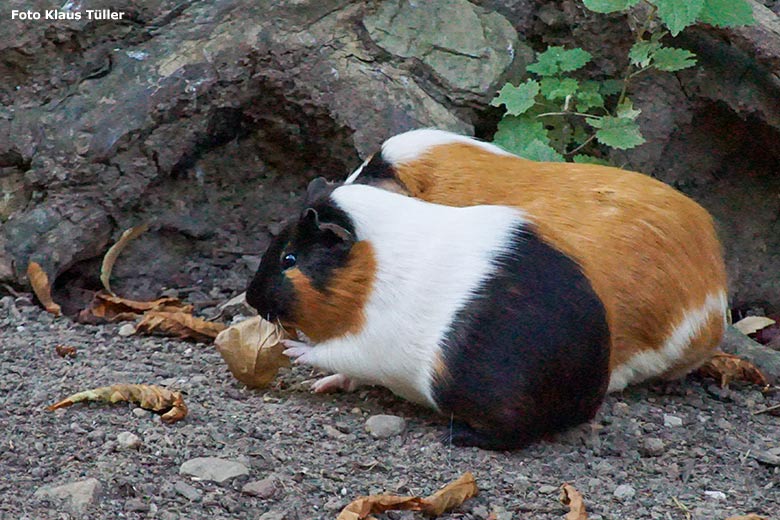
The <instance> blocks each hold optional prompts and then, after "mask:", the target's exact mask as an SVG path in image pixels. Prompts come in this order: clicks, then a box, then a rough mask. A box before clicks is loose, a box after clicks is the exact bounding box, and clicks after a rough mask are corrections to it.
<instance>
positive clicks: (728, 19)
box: [699, 0, 756, 27]
mask: <svg viewBox="0 0 780 520" xmlns="http://www.w3.org/2000/svg"><path fill="white" fill-rule="evenodd" d="M699 20H700V21H702V22H704V23H708V24H710V25H715V26H717V27H734V26H735V25H752V24H754V23H755V22H756V20H755V18H753V8H752V7H751V6H750V4H749V3H747V2H746V1H745V0H704V8H703V9H702V11H701V14H700V15H699Z"/></svg>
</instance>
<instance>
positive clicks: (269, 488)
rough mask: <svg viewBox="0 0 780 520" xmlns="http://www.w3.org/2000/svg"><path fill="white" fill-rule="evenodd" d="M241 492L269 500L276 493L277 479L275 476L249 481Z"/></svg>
mask: <svg viewBox="0 0 780 520" xmlns="http://www.w3.org/2000/svg"><path fill="white" fill-rule="evenodd" d="M241 492H242V493H243V494H245V495H249V496H251V497H258V498H262V499H264V500H267V499H269V498H271V497H272V496H274V494H275V493H276V479H275V478H273V477H268V478H264V479H262V480H255V481H252V482H247V483H246V484H244V487H242V488H241Z"/></svg>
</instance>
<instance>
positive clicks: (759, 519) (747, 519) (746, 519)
mask: <svg viewBox="0 0 780 520" xmlns="http://www.w3.org/2000/svg"><path fill="white" fill-rule="evenodd" d="M726 520H767V518H766V517H765V516H758V515H757V514H755V513H750V514H749V515H744V516H730V517H728V518H727V519H726Z"/></svg>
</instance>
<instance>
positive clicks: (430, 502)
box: [336, 471, 479, 520]
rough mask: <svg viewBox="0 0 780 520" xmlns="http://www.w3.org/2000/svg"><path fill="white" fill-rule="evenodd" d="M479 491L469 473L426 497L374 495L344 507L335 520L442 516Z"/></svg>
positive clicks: (361, 498) (472, 476)
mask: <svg viewBox="0 0 780 520" xmlns="http://www.w3.org/2000/svg"><path fill="white" fill-rule="evenodd" d="M478 492H479V490H478V489H477V484H476V482H475V481H474V475H472V474H471V472H469V471H467V472H466V473H464V474H463V475H461V477H460V478H459V479H458V480H456V481H454V482H451V483H449V484H447V485H446V486H444V487H443V488H442V489H440V490H439V491H437V492H436V493H434V494H433V495H431V496H429V497H427V498H420V497H400V496H397V495H371V496H367V497H360V498H358V499H357V500H355V501H353V502H351V503H350V504H348V505H347V507H345V508H344V509H343V510H342V511H341V513H339V516H338V517H337V519H336V520H363V519H366V518H370V517H369V515H372V514H376V513H384V512H385V511H422V512H423V513H424V514H426V515H429V516H439V515H441V514H442V513H445V512H447V511H450V510H452V509H455V508H456V507H458V506H460V505H461V504H462V503H463V502H465V501H466V500H468V499H469V498H471V497H474V496H476V494H477V493H478Z"/></svg>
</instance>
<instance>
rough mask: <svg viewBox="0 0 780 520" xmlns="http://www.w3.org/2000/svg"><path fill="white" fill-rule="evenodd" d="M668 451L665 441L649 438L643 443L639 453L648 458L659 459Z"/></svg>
mask: <svg viewBox="0 0 780 520" xmlns="http://www.w3.org/2000/svg"><path fill="white" fill-rule="evenodd" d="M665 450H666V445H665V444H664V441H662V440H661V439H659V438H657V437H648V438H647V439H644V440H643V441H642V446H641V447H640V449H639V451H640V452H641V453H642V455H644V456H646V457H658V456H659V455H661V454H663V452H664V451H665Z"/></svg>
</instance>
